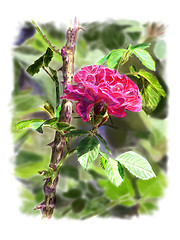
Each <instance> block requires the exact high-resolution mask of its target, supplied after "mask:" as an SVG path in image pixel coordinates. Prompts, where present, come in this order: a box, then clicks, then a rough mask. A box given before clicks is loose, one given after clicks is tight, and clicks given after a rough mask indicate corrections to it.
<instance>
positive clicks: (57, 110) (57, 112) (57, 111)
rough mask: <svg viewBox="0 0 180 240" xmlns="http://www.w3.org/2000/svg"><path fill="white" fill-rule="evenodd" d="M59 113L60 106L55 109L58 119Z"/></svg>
mask: <svg viewBox="0 0 180 240" xmlns="http://www.w3.org/2000/svg"><path fill="white" fill-rule="evenodd" d="M60 112H61V105H59V106H58V108H57V109H56V117H57V118H58V119H59V114H60Z"/></svg>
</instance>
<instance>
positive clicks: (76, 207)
mask: <svg viewBox="0 0 180 240" xmlns="http://www.w3.org/2000/svg"><path fill="white" fill-rule="evenodd" d="M85 205H86V199H84V198H78V199H76V200H75V201H74V202H73V203H72V205H71V206H72V210H73V212H74V213H79V212H81V211H82V210H83V209H84V207H85Z"/></svg>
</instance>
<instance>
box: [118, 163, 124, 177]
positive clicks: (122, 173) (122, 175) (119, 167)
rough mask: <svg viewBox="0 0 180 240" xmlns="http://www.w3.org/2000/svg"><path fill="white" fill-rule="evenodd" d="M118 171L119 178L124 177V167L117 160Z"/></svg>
mask: <svg viewBox="0 0 180 240" xmlns="http://www.w3.org/2000/svg"><path fill="white" fill-rule="evenodd" d="M118 171H119V174H120V176H121V178H122V179H124V168H123V166H122V165H121V164H120V162H118Z"/></svg>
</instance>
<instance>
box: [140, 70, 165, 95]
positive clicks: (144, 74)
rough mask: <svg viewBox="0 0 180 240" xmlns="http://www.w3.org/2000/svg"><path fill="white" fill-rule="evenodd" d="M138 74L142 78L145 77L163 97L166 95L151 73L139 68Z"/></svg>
mask: <svg viewBox="0 0 180 240" xmlns="http://www.w3.org/2000/svg"><path fill="white" fill-rule="evenodd" d="M138 75H139V76H140V77H142V78H144V79H146V80H147V81H148V82H149V83H150V84H151V85H152V86H153V87H154V88H155V89H156V91H157V92H158V93H159V94H160V95H161V96H163V97H166V93H165V91H164V89H163V88H162V87H161V85H160V83H159V81H158V79H157V78H156V77H155V76H154V75H153V74H151V73H149V72H147V71H145V70H143V69H141V70H140V71H139V72H138Z"/></svg>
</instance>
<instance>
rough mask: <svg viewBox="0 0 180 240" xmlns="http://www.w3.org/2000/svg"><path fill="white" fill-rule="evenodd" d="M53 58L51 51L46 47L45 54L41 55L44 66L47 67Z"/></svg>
mask: <svg viewBox="0 0 180 240" xmlns="http://www.w3.org/2000/svg"><path fill="white" fill-rule="evenodd" d="M52 58H53V51H52V50H51V49H50V48H49V47H48V48H47V50H46V52H45V54H44V55H43V61H44V66H45V67H48V65H49V63H50V62H51V60H52Z"/></svg>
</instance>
